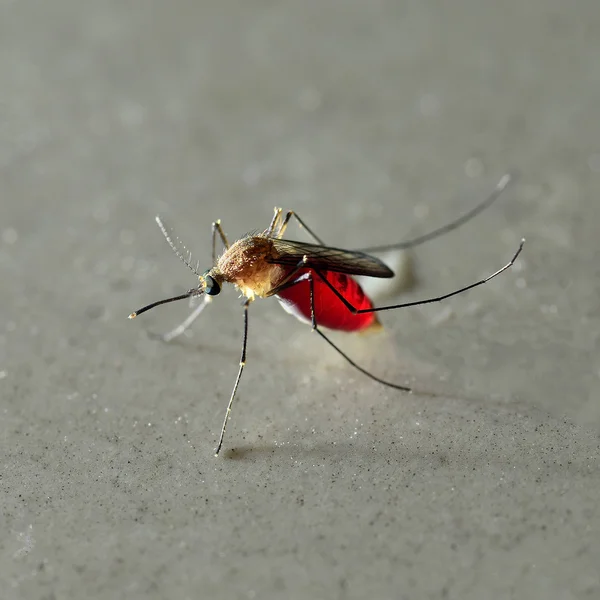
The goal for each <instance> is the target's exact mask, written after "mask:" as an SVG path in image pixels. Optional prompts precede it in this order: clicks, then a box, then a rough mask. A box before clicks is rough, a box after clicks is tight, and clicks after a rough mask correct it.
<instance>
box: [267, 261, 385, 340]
mask: <svg viewBox="0 0 600 600" xmlns="http://www.w3.org/2000/svg"><path fill="white" fill-rule="evenodd" d="M308 271H309V269H306V270H305V271H300V272H299V273H298V275H297V277H300V276H302V275H306V273H307V272H308ZM323 275H324V276H325V277H326V278H327V281H329V283H331V284H332V285H333V286H334V287H335V289H336V290H338V292H340V294H341V295H342V296H344V298H346V300H347V301H348V302H349V303H350V304H351V305H352V306H353V307H354V308H356V309H358V310H361V309H365V308H373V304H372V303H371V301H370V300H369V298H368V297H367V296H366V294H365V293H364V292H363V290H362V288H361V287H360V285H359V284H358V283H357V282H356V281H355V280H354V279H352V278H351V277H350V276H349V275H345V274H343V273H333V272H330V271H327V272H325V273H323ZM312 278H313V282H314V283H313V286H314V296H315V297H314V300H315V317H316V320H317V325H318V326H320V327H327V328H328V329H337V330H340V331H361V330H364V329H367V328H369V327H373V326H375V325H379V321H378V320H377V315H376V313H363V314H353V313H352V312H351V311H350V310H348V308H347V307H346V305H345V304H344V303H343V302H342V301H341V300H340V299H339V298H338V297H337V296H336V295H335V293H334V292H333V290H331V288H330V287H329V286H328V285H327V284H326V283H325V282H324V281H323V280H322V279H321V278H320V277H319V275H317V274H316V273H313V274H312ZM277 298H278V300H279V302H280V303H281V305H282V306H283V308H284V309H285V310H286V311H287V312H289V313H290V314H292V315H294V316H295V317H297V318H298V319H300V320H301V321H305V322H308V323H310V322H311V315H310V282H309V281H308V280H303V281H300V282H298V283H296V284H295V285H293V286H291V287H289V288H287V289H285V290H283V291H282V292H281V293H280V294H278V295H277Z"/></svg>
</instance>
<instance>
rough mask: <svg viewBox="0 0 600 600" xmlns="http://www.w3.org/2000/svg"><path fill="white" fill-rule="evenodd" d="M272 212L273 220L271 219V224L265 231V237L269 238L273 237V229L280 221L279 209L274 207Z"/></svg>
mask: <svg viewBox="0 0 600 600" xmlns="http://www.w3.org/2000/svg"><path fill="white" fill-rule="evenodd" d="M273 210H274V213H273V218H272V219H271V223H270V224H269V226H268V227H267V229H266V230H265V235H266V236H267V237H271V236H272V235H273V232H274V231H275V228H276V227H277V224H278V223H279V221H280V220H281V209H280V208H277V207H275V208H274V209H273Z"/></svg>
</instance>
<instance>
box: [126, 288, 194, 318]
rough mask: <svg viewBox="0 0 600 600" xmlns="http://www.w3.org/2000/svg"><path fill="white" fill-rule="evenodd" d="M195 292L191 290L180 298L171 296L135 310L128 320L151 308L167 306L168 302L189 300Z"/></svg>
mask: <svg viewBox="0 0 600 600" xmlns="http://www.w3.org/2000/svg"><path fill="white" fill-rule="evenodd" d="M196 291H197V290H196V289H191V290H189V291H188V292H186V293H185V294H181V295H180V296H173V297H172V298H165V299H164V300H158V301H157V302H153V303H152V304H148V305H147V306H144V308H140V310H136V311H135V312H132V313H131V314H130V315H129V318H130V319H135V318H136V317H137V316H138V315H141V314H142V313H145V312H146V311H147V310H150V309H151V308H154V307H155V306H160V305H161V304H168V303H169V302H175V301H177V300H184V299H185V298H189V297H190V296H191V295H192V294H193V293H194V292H196Z"/></svg>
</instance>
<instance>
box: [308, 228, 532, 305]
mask: <svg viewBox="0 0 600 600" xmlns="http://www.w3.org/2000/svg"><path fill="white" fill-rule="evenodd" d="M524 245H525V238H523V239H522V240H521V243H520V244H519V247H518V249H517V251H516V252H515V253H514V255H513V257H512V258H511V259H510V260H509V261H508V263H506V264H505V265H504V266H503V267H502V268H500V269H498V270H497V271H496V272H495V273H492V274H491V275H488V276H487V277H485V278H484V279H480V280H479V281H476V282H475V283H471V284H470V285H467V286H465V287H462V288H460V289H458V290H454V291H452V292H449V293H448V294H443V295H442V296H435V297H434V298H426V299H424V300H415V301H414V302H403V303H402V304H391V305H389V306H378V307H375V308H361V309H357V308H355V307H354V306H352V304H351V303H350V302H348V300H346V298H344V296H343V295H342V294H341V293H340V292H339V290H337V289H336V287H335V286H334V285H333V284H332V283H331V282H330V281H329V280H328V279H327V277H325V275H323V273H322V272H321V271H320V270H318V269H313V271H314V272H315V273H316V274H317V275H318V276H319V277H320V278H321V280H322V281H323V282H324V283H325V284H326V285H327V286H328V287H329V288H330V289H331V291H332V292H333V293H334V294H335V295H336V296H337V297H338V298H339V299H340V300H341V301H342V303H343V304H344V306H345V307H346V308H347V309H348V310H349V311H350V312H351V313H352V314H354V315H362V314H365V313H376V312H380V311H383V310H395V309H396V308H407V307H408V306H420V305H421V304H431V303H433V302H441V301H442V300H446V299H447V298H452V296H457V295H458V294H463V293H464V292H467V291H469V290H472V289H473V288H476V287H479V286H480V285H483V284H485V283H487V282H488V281H490V280H492V279H494V278H495V277H498V275H500V274H501V273H504V271H506V270H507V269H510V267H512V266H513V265H514V263H515V261H516V260H517V257H518V256H519V254H521V251H522V250H523V246H524Z"/></svg>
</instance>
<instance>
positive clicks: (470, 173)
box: [465, 157, 508, 187]
mask: <svg viewBox="0 0 600 600" xmlns="http://www.w3.org/2000/svg"><path fill="white" fill-rule="evenodd" d="M465 175H466V176H467V177H470V178H471V179H475V178H476V177H481V176H482V175H483V163H482V162H481V160H479V159H478V158H475V157H471V158H469V159H468V160H467V161H466V162H465ZM507 177H508V175H505V176H504V177H503V178H502V180H501V181H500V182H499V183H498V187H503V186H505V185H506V183H507V182H506V181H505V180H506V178H507Z"/></svg>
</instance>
